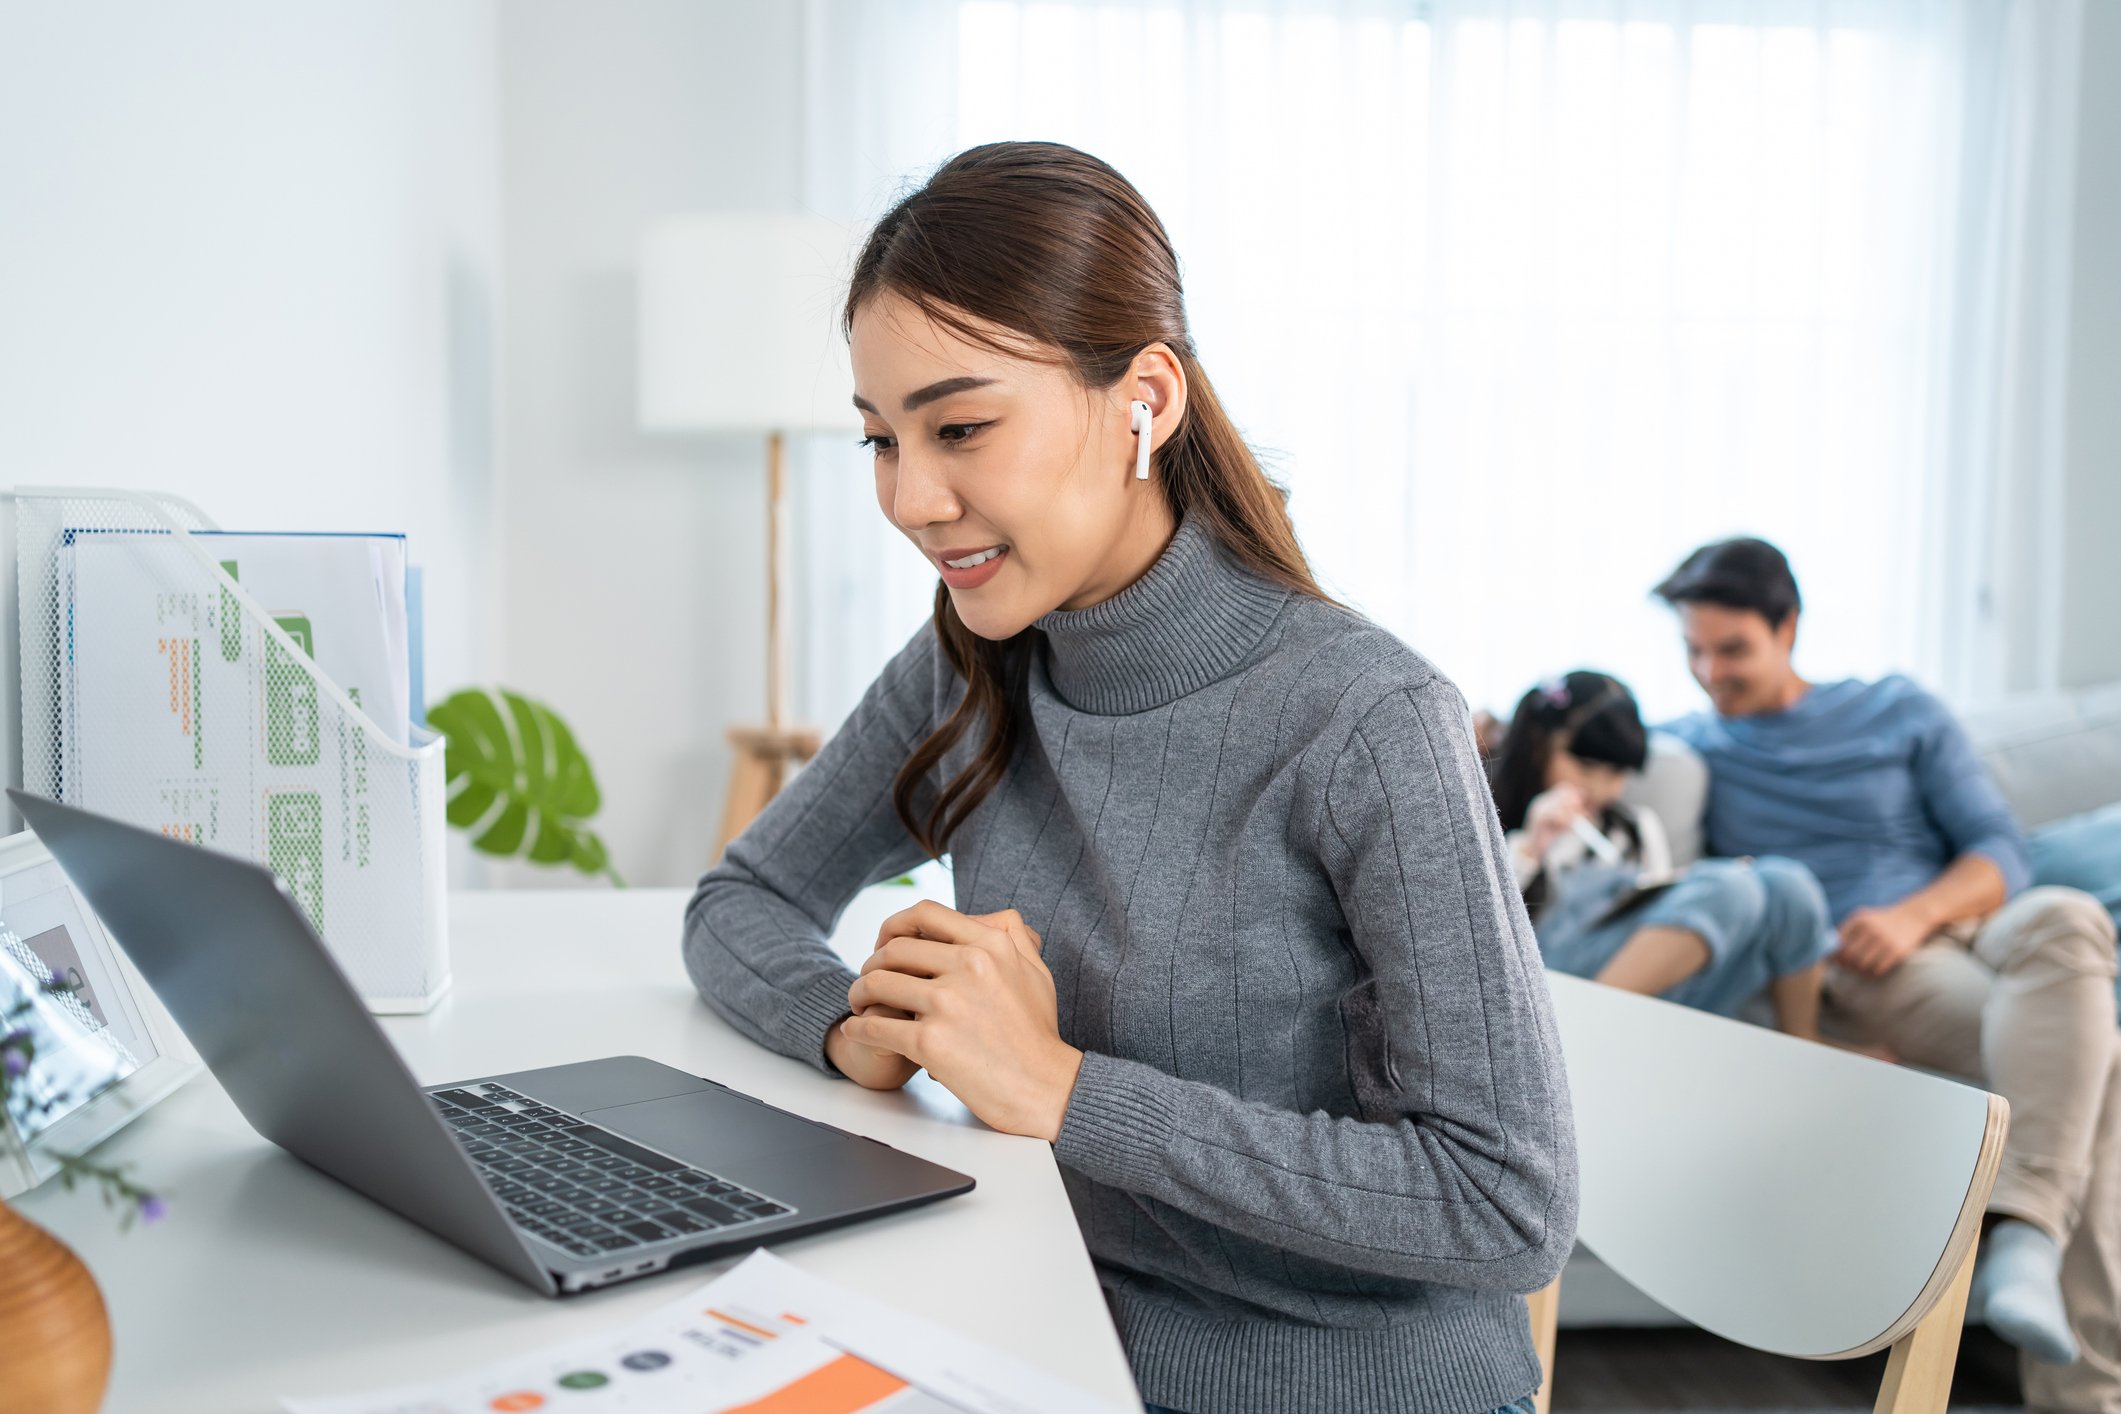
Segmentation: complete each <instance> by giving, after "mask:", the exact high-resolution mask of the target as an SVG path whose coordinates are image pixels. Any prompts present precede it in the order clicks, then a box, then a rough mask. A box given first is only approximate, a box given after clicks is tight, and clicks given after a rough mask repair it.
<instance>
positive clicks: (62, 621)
mask: <svg viewBox="0 0 2121 1414" xmlns="http://www.w3.org/2000/svg"><path fill="white" fill-rule="evenodd" d="M9 494H10V497H11V499H12V501H13V503H14V509H15V541H16V555H17V560H16V575H17V581H18V586H19V591H20V598H19V606H18V612H19V615H20V620H21V655H22V664H21V673H22V776H23V785H24V787H25V788H26V789H28V790H31V791H34V792H35V793H37V794H39V795H44V796H49V797H51V798H52V799H55V800H63V801H66V802H67V803H68V804H71V805H78V806H80V807H82V808H83V809H87V810H94V811H98V812H100V813H102V814H105V815H110V816H114V817H116V818H118V819H121V820H126V821H130V822H131V823H133V824H136V825H141V826H144V827H146V828H148V829H154V830H159V831H161V832H162V833H164V834H166V835H170V836H172V837H175V838H178V839H183V840H187V841H190V842H192V843H195V844H201V845H205V846H208V847H210V848H214V849H219V850H223V851H225V852H227V853H230V854H238V855H242V856H244V857H246V858H250V859H254V860H256V861H258V862H259V863H261V864H265V865H267V866H268V867H270V868H271V869H272V870H273V871H274V872H275V873H276V874H278V875H279V876H280V878H281V880H282V881H283V882H284V883H285V884H286V886H287V889H288V892H289V893H290V894H291V895H292V896H293V897H294V899H295V901H296V902H297V903H298V904H299V905H300V906H301V908H302V910H303V912H304V913H306V914H307V915H308V916H309V919H310V921H311V922H312V923H314V924H315V925H316V927H317V931H318V932H319V933H320V934H322V936H323V938H324V941H325V943H326V945H327V946H328V947H330V949H331V951H332V954H333V956H334V957H336V958H337V959H338V962H339V965H340V967H342V968H343V969H345V971H346V974H347V975H348V977H350V978H351V979H352V981H353V984H354V988H355V990H357V991H358V992H359V993H360V994H361V996H362V997H363V998H364V999H365V1000H366V1001H367V1003H368V1005H369V1008H370V1009H371V1010H373V1011H378V1012H406V1011H425V1010H426V1009H427V1008H429V1007H431V1006H433V1005H434V1003H435V1001H436V1000H437V999H438V998H439V997H440V996H441V995H442V992H443V991H444V990H445V989H446V988H447V987H448V985H449V943H448V917H447V895H446V888H447V878H446V865H445V851H444V845H445V838H444V833H443V831H444V828H445V826H444V820H443V807H444V804H445V800H446V796H447V778H446V774H445V772H444V769H443V762H442V739H441V738H440V737H439V736H436V735H434V734H433V733H430V732H425V731H422V730H420V729H418V728H415V729H414V732H413V737H414V739H413V741H412V742H411V743H404V742H398V741H395V740H392V739H391V737H390V735H389V734H388V733H386V732H385V731H383V730H382V729H381V728H379V727H378V726H377V725H376V724H375V723H374V722H373V721H372V720H371V719H370V718H369V717H368V715H367V714H366V713H364V712H363V711H362V710H361V709H360V707H359V705H358V704H357V703H356V702H355V701H354V700H353V698H351V697H350V696H349V695H348V694H347V692H346V691H345V690H344V689H342V688H341V687H340V686H339V685H338V684H337V683H335V682H333V681H332V680H331V679H330V678H329V677H327V676H326V675H325V674H324V673H322V672H321V671H320V670H319V669H318V668H317V666H316V664H315V663H313V662H312V661H311V659H310V657H309V655H308V653H307V652H305V651H304V650H303V648H302V647H301V646H300V645H298V644H297V643H296V642H295V640H294V639H292V638H290V637H289V636H288V634H287V633H286V632H285V631H284V630H283V629H282V628H281V626H280V625H279V624H278V623H276V622H275V621H274V619H273V616H272V615H271V614H270V613H268V612H267V611H266V609H265V607H264V606H262V605H260V604H259V603H258V602H257V600H256V599H255V598H253V597H252V596H251V595H250V594H249V593H248V592H246V591H245V590H244V588H243V586H242V585H241V584H240V583H238V582H237V580H236V579H235V578H233V577H231V576H230V575H229V574H228V573H227V572H226V571H224V570H223V569H222V567H221V565H220V564H219V563H218V562H217V561H216V560H215V558H214V556H213V555H212V554H211V553H209V551H208V549H207V547H206V545H205V544H204V543H202V542H201V541H200V540H199V539H198V538H197V537H195V536H194V535H192V533H191V532H192V531H195V530H201V531H204V530H213V529H215V527H214V525H213V524H212V522H210V521H209V520H208V519H207V518H206V517H205V516H204V515H203V514H201V513H200V512H199V510H198V509H197V508H196V507H193V506H191V505H190V504H189V503H187V502H184V501H181V500H178V499H177V498H175V497H171V496H161V495H153V494H147V493H142V492H133V491H115V490H101V489H93V490H91V489H77V488H52V489H45V488H21V489H18V490H16V491H14V492H12V493H9Z"/></svg>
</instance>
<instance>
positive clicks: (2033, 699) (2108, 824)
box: [1560, 682, 2121, 1326]
mask: <svg viewBox="0 0 2121 1414" xmlns="http://www.w3.org/2000/svg"><path fill="white" fill-rule="evenodd" d="M1960 720H1961V722H1962V723H1963V724H1964V726H1965V727H1966V730H1967V734H1968V735H1969V736H1970V737H1971V738H1972V739H1973V742H1974V746H1975V748H1976V750H1978V751H1979V753H1980V755H1981V759H1982V762H1983V764H1985V765H1986V766H1987V768H1988V771H1989V774H1990V775H1991V776H1992V777H1993V778H1994V779H1995V781H1996V784H1997V786H1998V787H1999V788H2000V789H2001V790H2002V792H2003V795H2004V798H2005V799H2006V800H2008V801H2009V802H2010V805H2011V808H2012V809H2013V810H2014V811H2016V812H2017V815H2018V819H2019V822H2020V823H2021V824H2022V825H2024V827H2025V830H2026V833H2027V835H2028V836H2029V837H2030V838H2031V841H2032V845H2033V858H2034V878H2035V881H2036V882H2039V883H2066V884H2070V885H2072V886H2074V887H2077V888H2084V889H2087V890H2089V891H2091V892H2093V893H2096V894H2098V895H2099V896H2100V897H2101V899H2102V900H2103V901H2104V902H2105V903H2106V904H2107V906H2108V907H2109V908H2112V909H2116V910H2121V866H2117V864H2116V860H2117V858H2121V856H2117V854H2116V845H2117V842H2121V682H2117V683H2108V684H2105V685H2103V686H2099V687H2091V688H2083V689H2077V690H2073V691H2063V692H2051V693H2038V694H2027V695H2025V696H2022V697H2015V698H2010V699H2006V700H2004V701H2001V702H1999V703H1997V704H1995V705H1993V706H1991V707H1987V708H1983V709H1980V710H1978V711H1972V712H1967V713H1964V714H1962V715H1961V718H1960ZM1707 793H1708V772H1707V768H1706V767H1704V766H1703V764H1702V762H1701V760H1700V758H1699V757H1697V756H1695V755H1694V753H1693V752H1692V751H1691V750H1689V749H1688V748H1687V747H1686V746H1685V745H1684V744H1683V743H1681V742H1680V741H1679V740H1677V739H1676V738H1674V737H1670V736H1666V735H1664V734H1662V733H1656V734H1653V735H1652V738H1651V750H1650V762H1649V765H1648V766H1647V767H1646V768H1645V770H1644V771H1643V772H1642V773H1641V775H1640V776H1639V777H1637V778H1636V779H1635V780H1634V781H1633V782H1632V783H1631V785H1630V787H1629V791H1628V795H1629V798H1630V799H1631V800H1633V801H1635V802H1636V803H1638V804H1642V805H1646V806H1648V807H1649V808H1651V809H1653V810H1655V811H1656V812H1657V815H1658V817H1659V819H1660V820H1661V821H1662V822H1663V823H1664V825H1665V828H1666V831H1667V833H1668V834H1669V835H1670V836H1671V842H1672V852H1673V857H1674V861H1675V862H1676V863H1682V864H1683V863H1686V862H1689V861H1691V860H1693V859H1695V858H1698V857H1699V855H1700V853H1701V811H1702V805H1703V802H1704V801H1705V800H1706V798H1707ZM1560 1320H1561V1323H1562V1324H1563V1325H1565V1326H1648V1325H1677V1324H1681V1322H1680V1321H1679V1318H1678V1317H1677V1316H1674V1315H1673V1314H1672V1313H1671V1312H1669V1311H1667V1310H1665V1309H1664V1308H1663V1307H1662V1306H1659V1305H1658V1304H1657V1303H1656V1302H1654V1301H1652V1300H1651V1299H1650V1298H1649V1297H1647V1296H1645V1295H1643V1294H1642V1293H1641V1292H1639V1291H1637V1290H1636V1289H1635V1288H1634V1287H1632V1286H1630V1285H1629V1284H1628V1283H1627V1282H1625V1281H1623V1280H1621V1278H1620V1277H1618V1276H1617V1275H1615V1274H1614V1273H1613V1272H1612V1271H1611V1270H1610V1269H1609V1268H1607V1267H1606V1266H1605V1265H1604V1264H1603V1263H1601V1262H1599V1261H1598V1259H1597V1258H1596V1257H1595V1256H1593V1255H1592V1254H1591V1253H1589V1252H1587V1251H1584V1250H1582V1249H1580V1248H1579V1249H1578V1250H1577V1252H1576V1254H1575V1255H1574V1256H1573V1257H1571V1258H1570V1259H1569V1265H1568V1268H1567V1270H1566V1271H1565V1272H1564V1273H1563V1274H1562V1281H1561V1308H1560Z"/></svg>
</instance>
